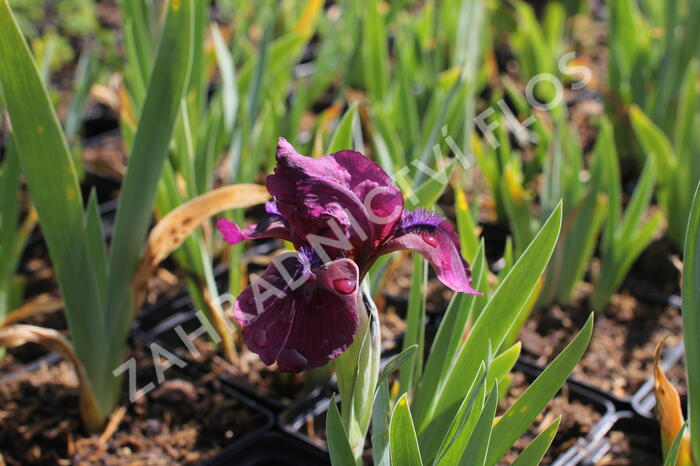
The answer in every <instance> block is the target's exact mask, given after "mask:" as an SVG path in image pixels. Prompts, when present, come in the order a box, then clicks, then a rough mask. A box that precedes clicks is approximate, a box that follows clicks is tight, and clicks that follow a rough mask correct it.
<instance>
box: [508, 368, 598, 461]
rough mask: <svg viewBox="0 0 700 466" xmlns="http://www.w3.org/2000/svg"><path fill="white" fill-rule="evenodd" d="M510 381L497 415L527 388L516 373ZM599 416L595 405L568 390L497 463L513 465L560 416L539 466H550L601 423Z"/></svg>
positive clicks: (522, 377) (555, 399)
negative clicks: (553, 435) (581, 399)
mask: <svg viewBox="0 0 700 466" xmlns="http://www.w3.org/2000/svg"><path fill="white" fill-rule="evenodd" d="M512 376H513V378H512V381H511V385H510V388H509V390H508V395H507V396H506V398H505V399H504V400H502V401H501V403H500V405H499V409H498V413H497V414H498V415H502V414H503V413H504V412H505V411H506V409H508V407H509V406H511V405H512V404H513V403H514V402H515V401H516V400H517V399H518V397H520V395H522V393H523V392H524V391H525V390H526V389H527V387H528V385H529V384H528V381H527V378H526V377H525V376H524V375H523V374H522V373H519V372H513V373H512ZM601 415H602V413H601V412H599V411H597V410H596V407H595V406H594V405H591V404H588V403H585V402H582V401H580V400H578V399H576V398H575V397H573V396H572V395H571V394H570V393H569V391H568V389H567V387H566V386H565V387H564V388H563V389H562V391H561V392H560V393H559V394H558V395H557V396H556V397H555V398H553V399H552V401H550V402H549V404H547V406H546V407H545V409H544V410H543V411H542V412H541V413H540V414H539V415H538V416H537V418H536V419H535V421H534V422H533V424H532V425H531V426H530V427H529V428H528V429H527V431H525V433H524V434H523V435H522V436H521V437H520V438H519V439H518V440H517V441H516V442H515V444H514V445H513V447H512V448H511V450H510V451H509V452H508V453H507V454H506V455H505V456H504V457H503V458H502V459H501V461H500V462H499V463H498V464H499V466H507V465H509V464H513V462H514V461H515V459H516V458H517V457H518V455H519V454H520V453H521V452H522V451H523V450H524V449H525V447H527V446H528V445H529V444H530V442H531V441H532V440H533V439H534V438H535V437H536V436H537V434H539V433H540V432H542V431H543V430H544V429H545V428H546V427H547V426H548V425H549V424H551V423H552V422H554V420H555V419H556V418H557V416H561V423H560V424H559V430H558V431H557V434H556V436H555V437H554V440H553V441H552V445H551V446H550V448H549V450H547V453H546V454H545V456H544V458H542V461H541V463H540V464H552V463H553V462H554V461H555V460H556V459H557V458H558V457H559V456H560V455H561V454H563V453H564V452H565V451H566V450H567V449H569V448H570V447H572V446H573V445H574V444H575V443H576V441H577V440H578V439H579V438H580V437H585V436H586V435H587V434H588V432H589V431H590V430H591V428H592V427H593V426H594V425H595V424H596V422H598V420H600V418H601Z"/></svg>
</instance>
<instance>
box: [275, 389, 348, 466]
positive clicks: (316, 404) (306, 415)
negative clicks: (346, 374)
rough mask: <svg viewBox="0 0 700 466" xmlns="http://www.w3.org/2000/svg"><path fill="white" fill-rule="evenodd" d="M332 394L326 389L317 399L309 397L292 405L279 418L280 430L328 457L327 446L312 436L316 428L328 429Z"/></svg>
mask: <svg viewBox="0 0 700 466" xmlns="http://www.w3.org/2000/svg"><path fill="white" fill-rule="evenodd" d="M331 394H332V391H331V390H330V389H329V388H326V389H325V390H324V391H323V392H322V393H319V394H318V395H317V396H315V397H308V398H305V399H303V400H300V401H298V402H295V403H292V404H291V405H290V406H289V407H288V408H287V409H285V410H284V411H283V412H282V413H281V414H280V415H279V416H278V417H277V422H278V425H279V428H280V429H282V431H284V432H286V433H287V434H289V435H291V436H292V437H294V438H296V439H298V440H299V441H301V442H303V443H305V444H306V445H308V446H309V447H311V448H315V449H316V450H317V451H319V452H321V453H323V454H326V455H327V454H328V448H327V447H326V444H325V443H324V442H320V441H318V440H317V439H315V438H314V436H313V435H312V434H313V432H315V430H316V427H320V428H321V429H322V430H324V431H325V429H326V413H327V412H328V405H329V404H330V401H331ZM339 402H340V401H339V400H338V403H339Z"/></svg>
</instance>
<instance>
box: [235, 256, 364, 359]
mask: <svg viewBox="0 0 700 466" xmlns="http://www.w3.org/2000/svg"><path fill="white" fill-rule="evenodd" d="M278 263H279V264H280V268H281V270H280V269H278V267H277V266H276V264H275V263H273V264H271V265H270V266H269V267H268V268H267V269H266V270H265V272H264V273H263V274H262V276H261V277H257V278H254V279H253V280H252V283H251V285H250V286H249V287H248V288H246V289H245V290H244V291H243V292H242V293H241V295H240V296H239V297H238V299H237V300H236V305H235V307H234V316H235V318H236V320H237V321H238V323H239V324H240V325H241V327H242V329H243V341H244V342H245V344H246V345H247V346H248V348H249V349H250V350H251V351H254V352H255V353H257V354H258V355H260V358H261V359H262V360H263V362H265V364H268V365H271V364H273V363H274V362H277V365H278V366H279V370H280V371H282V372H301V371H305V370H309V369H314V368H316V367H320V366H323V365H325V364H326V363H328V361H330V360H331V359H333V358H335V357H337V356H338V355H339V354H341V353H342V352H343V351H345V349H346V348H347V347H348V346H349V345H350V344H351V343H352V341H353V339H354V337H355V334H356V333H357V331H358V329H359V325H360V319H359V315H358V311H357V295H358V280H359V276H358V269H357V265H355V263H354V262H352V261H351V260H349V259H339V260H336V261H333V262H330V263H328V264H325V265H322V266H319V267H316V268H313V269H312V268H311V266H310V264H309V262H308V261H306V260H299V258H295V257H289V258H287V259H284V260H283V261H280V262H278ZM283 271H284V272H283ZM285 273H286V274H288V277H287V279H285V277H284V276H283V275H284V274H285ZM273 287H274V288H273Z"/></svg>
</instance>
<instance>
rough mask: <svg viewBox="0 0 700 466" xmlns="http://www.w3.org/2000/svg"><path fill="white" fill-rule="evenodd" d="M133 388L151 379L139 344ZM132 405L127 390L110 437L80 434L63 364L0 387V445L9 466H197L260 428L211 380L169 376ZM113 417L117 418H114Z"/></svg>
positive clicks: (260, 418)
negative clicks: (181, 465) (116, 423)
mask: <svg viewBox="0 0 700 466" xmlns="http://www.w3.org/2000/svg"><path fill="white" fill-rule="evenodd" d="M135 350H136V356H137V358H138V359H137V360H138V361H139V362H138V370H137V374H138V377H137V384H138V386H139V387H142V386H144V385H145V384H146V383H147V382H148V380H153V379H154V372H153V362H152V360H151V358H150V356H149V355H150V352H148V353H146V352H145V351H148V350H147V349H146V348H144V347H143V344H140V343H137V344H136V347H135ZM165 375H166V380H165V382H164V383H163V384H160V385H159V386H157V388H156V389H154V390H153V391H151V392H149V393H148V394H147V395H145V396H144V397H142V398H140V399H138V400H137V401H136V402H135V403H133V404H132V403H129V400H128V396H127V393H126V391H127V390H126V381H125V389H124V393H123V396H122V400H121V401H120V404H119V406H120V407H119V408H118V409H117V410H116V411H115V413H121V414H122V416H121V419H120V420H119V421H118V425H117V428H116V430H115V431H114V432H112V433H108V432H106V430H107V429H105V432H98V433H95V434H92V435H85V434H84V433H83V432H82V430H81V427H80V421H79V417H78V396H77V390H76V386H77V380H76V377H75V375H74V371H73V368H72V367H71V366H70V365H69V364H68V363H67V362H65V361H62V362H60V363H58V364H56V365H54V366H51V367H47V366H43V367H41V368H40V369H39V370H37V371H36V372H33V373H25V374H23V375H21V376H20V377H19V378H17V379H16V380H14V381H13V382H11V383H8V384H3V385H2V386H1V387H0V406H2V408H0V445H2V450H3V454H4V459H5V461H6V463H7V464H8V465H11V466H12V465H31V464H37V465H38V464H59V465H60V464H65V465H68V464H81V465H82V464H86V465H87V464H103V465H117V464H125V463H129V464H174V463H178V464H198V463H200V462H202V461H203V460H206V459H207V458H210V457H212V456H214V455H215V454H217V452H219V451H220V450H221V449H222V448H223V447H225V446H226V445H227V444H230V443H231V442H232V441H234V439H236V438H238V437H240V436H242V435H244V434H245V433H247V432H251V431H253V430H255V429H258V428H260V427H262V426H264V425H265V422H266V421H267V417H266V416H265V415H264V414H263V413H262V412H259V411H256V410H255V409H253V408H251V407H249V406H248V405H246V404H244V403H242V402H241V401H238V400H236V399H234V398H232V397H231V396H228V395H226V394H224V393H222V392H221V390H220V388H221V387H220V382H219V381H218V380H217V379H216V377H211V376H208V377H203V378H201V379H198V380H193V379H190V378H188V377H184V376H183V375H182V374H181V373H178V372H176V370H175V369H170V370H168V371H167V372H166V373H165ZM115 416H116V415H115Z"/></svg>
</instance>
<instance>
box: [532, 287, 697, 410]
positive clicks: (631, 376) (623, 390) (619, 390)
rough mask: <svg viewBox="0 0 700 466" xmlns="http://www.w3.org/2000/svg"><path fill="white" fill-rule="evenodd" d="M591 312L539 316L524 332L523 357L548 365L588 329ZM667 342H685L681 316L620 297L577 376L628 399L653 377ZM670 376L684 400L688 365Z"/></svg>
mask: <svg viewBox="0 0 700 466" xmlns="http://www.w3.org/2000/svg"><path fill="white" fill-rule="evenodd" d="M589 312H590V310H588V309H586V308H585V307H584V306H579V307H572V308H561V307H558V306H552V307H551V308H549V309H547V310H545V311H541V312H538V313H536V314H535V315H533V316H532V317H531V318H530V320H529V321H528V322H527V323H526V324H525V326H524V328H523V329H522V331H521V333H520V339H521V341H522V343H523V354H524V355H525V356H527V357H529V358H530V359H532V360H533V361H534V362H535V363H537V364H540V365H544V364H547V363H549V362H550V361H551V360H552V359H554V358H555V357H556V356H557V355H558V354H559V353H560V352H561V351H562V350H563V349H564V347H565V346H566V345H567V344H568V343H569V342H570V341H571V339H572V338H573V336H574V335H575V334H576V333H577V332H578V330H579V329H580V328H581V327H582V326H583V324H584V322H585V320H586V318H587V317H588V314H589ZM667 337H668V339H667V340H666V348H667V349H669V348H671V347H674V346H675V345H677V344H679V343H680V342H682V338H683V337H682V333H681V316H680V311H678V310H677V309H674V308H671V307H665V308H664V307H661V306H658V305H653V304H648V303H645V302H643V301H639V300H637V299H635V298H634V297H633V296H631V295H629V294H621V295H616V296H614V297H613V301H612V304H611V306H610V307H609V308H608V310H607V312H606V314H605V315H598V316H596V321H595V328H594V331H593V336H592V338H591V343H590V345H589V346H588V350H587V351H586V354H585V355H584V357H583V359H582V360H581V363H579V364H578V365H577V366H576V369H574V372H573V376H574V377H575V378H577V379H579V380H581V381H584V382H587V383H590V384H591V385H594V386H596V387H598V388H600V389H601V390H604V391H607V392H610V393H611V394H613V395H615V396H617V397H620V398H625V397H629V396H631V395H633V394H634V392H635V391H636V390H637V389H639V388H640V386H641V385H642V384H643V383H644V382H645V381H646V380H647V379H649V378H650V377H651V375H652V366H653V354H654V349H655V348H656V345H658V344H659V343H660V342H661V341H663V340H664V338H667ZM662 354H663V353H662ZM667 375H668V377H669V379H670V380H671V381H672V382H673V384H674V385H675V386H676V387H677V388H678V390H679V393H680V394H681V395H683V394H684V393H685V375H684V368H683V365H682V364H679V365H677V366H675V367H674V368H673V369H672V370H670V371H669V373H668V374H667Z"/></svg>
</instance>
